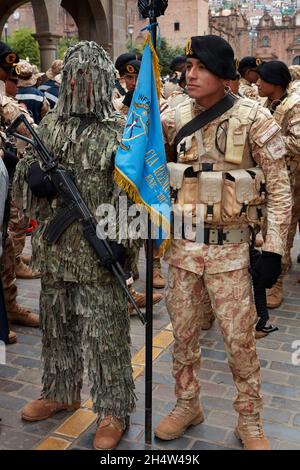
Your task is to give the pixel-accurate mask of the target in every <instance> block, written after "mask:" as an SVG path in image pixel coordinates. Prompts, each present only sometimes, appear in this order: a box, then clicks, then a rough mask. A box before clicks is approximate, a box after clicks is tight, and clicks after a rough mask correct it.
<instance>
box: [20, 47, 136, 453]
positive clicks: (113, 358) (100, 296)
mask: <svg viewBox="0 0 300 470" xmlns="http://www.w3.org/2000/svg"><path fill="white" fill-rule="evenodd" d="M114 72H115V69H114V66H113V64H112V62H111V61H110V59H109V58H108V56H107V54H106V52H105V51H104V50H103V49H102V48H101V47H100V46H98V45H97V44H96V43H95V42H88V41H83V42H80V43H78V44H77V45H76V46H74V47H71V48H70V49H69V50H68V52H67V53H66V56H65V59H64V72H63V79H62V85H61V93H60V97H59V100H58V104H57V107H56V108H55V109H54V110H52V111H51V112H50V113H49V114H48V115H47V116H46V117H45V118H44V119H43V121H42V123H41V125H40V128H39V134H40V136H41V138H42V139H43V141H44V142H45V145H46V146H47V147H48V148H49V150H50V151H51V152H52V153H53V155H54V157H55V158H56V159H57V160H58V161H59V163H61V164H63V165H64V166H66V167H67V168H69V169H70V170H72V171H73V176H74V178H75V182H76V184H77V186H78V188H79V190H80V192H81V194H82V197H83V199H84V200H85V202H86V203H87V205H88V207H89V208H90V210H91V211H92V213H93V214H96V210H97V208H98V206H100V204H103V203H110V204H113V205H115V207H116V208H117V203H118V196H119V190H118V189H117V188H116V186H115V184H114V180H113V169H114V154H115V152H116V150H117V148H118V145H119V142H120V140H121V138H122V133H123V128H124V118H123V117H122V116H121V115H120V114H119V113H115V112H114V110H113V106H112V91H113V86H114ZM34 161H35V157H34V155H32V156H30V155H28V156H26V158H25V159H24V160H22V161H21V162H20V164H19V165H18V167H17V174H16V178H15V194H16V201H17V203H18V205H19V206H20V207H21V206H22V205H23V210H24V212H25V214H30V215H31V216H33V215H34V216H35V218H36V219H37V220H39V222H40V225H39V227H38V229H37V231H36V232H35V234H34V238H33V262H34V264H35V265H37V266H38V267H39V268H40V270H41V274H42V290H41V296H40V311H41V314H40V316H41V321H40V323H41V328H42V330H43V351H42V355H43V358H44V374H43V378H42V382H43V390H42V397H41V399H39V400H35V401H33V402H31V403H29V404H28V405H26V406H25V407H24V408H23V410H22V417H23V419H25V420H28V421H37V420H42V419H47V418H49V417H50V416H52V415H53V414H55V413H56V412H57V411H60V410H72V409H77V408H79V407H80V392H81V388H82V377H83V353H85V357H86V361H87V367H88V374H89V379H90V381H91V383H92V388H91V396H92V400H93V409H94V411H95V412H96V413H98V416H99V420H100V424H99V427H98V430H97V433H96V436H95V439H94V447H95V448H96V449H111V448H114V447H115V446H116V445H117V444H118V442H119V441H120V439H121V437H122V435H123V433H124V430H125V428H126V426H127V425H128V419H129V415H130V413H131V412H132V411H133V409H134V405H135V395H134V382H133V378H132V368H131V357H130V347H129V316H128V311H127V301H126V298H125V295H124V293H123V291H122V289H121V288H120V286H119V284H117V282H116V280H115V278H114V276H113V275H112V273H111V272H110V271H108V270H107V269H105V268H104V267H102V266H101V265H100V264H99V262H98V259H97V256H96V254H95V253H94V251H93V250H92V248H91V247H90V245H89V244H88V243H87V241H86V240H85V239H84V238H83V236H82V230H81V226H80V223H79V222H74V223H73V224H71V226H69V227H68V228H67V229H66V230H65V232H64V233H63V234H62V236H61V237H60V239H59V240H58V242H57V243H56V244H55V245H49V244H47V242H46V241H45V240H44V238H43V233H44V230H45V228H46V227H47V226H48V224H49V222H51V221H52V220H53V218H54V217H55V215H56V214H57V213H58V211H59V209H60V207H61V201H60V198H59V197H58V198H57V197H54V198H53V199H52V201H51V200H50V201H49V198H47V199H46V198H43V197H41V198H37V197H35V196H33V194H32V193H31V191H30V190H29V189H28V193H27V202H26V204H25V205H24V194H26V187H27V184H26V182H25V180H26V175H27V173H28V169H29V168H32V166H31V165H32V164H33V162H34ZM33 170H34V167H33ZM121 223H122V221H121V220H120V224H121ZM117 233H119V231H118V232H117ZM117 242H119V243H121V242H122V243H123V249H121V246H122V245H120V244H119V243H117ZM117 242H115V244H114V250H115V249H117V251H121V252H124V250H126V251H125V258H127V264H128V260H129V259H130V250H127V249H126V248H125V247H124V244H125V245H126V243H127V242H126V241H124V240H119V236H118V235H117ZM127 268H130V266H127V265H125V269H127Z"/></svg>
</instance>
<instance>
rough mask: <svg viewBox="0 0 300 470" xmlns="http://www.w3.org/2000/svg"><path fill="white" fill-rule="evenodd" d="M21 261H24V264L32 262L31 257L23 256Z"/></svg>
mask: <svg viewBox="0 0 300 470" xmlns="http://www.w3.org/2000/svg"><path fill="white" fill-rule="evenodd" d="M21 261H23V263H24V264H27V265H28V264H30V262H31V255H28V256H26V255H21Z"/></svg>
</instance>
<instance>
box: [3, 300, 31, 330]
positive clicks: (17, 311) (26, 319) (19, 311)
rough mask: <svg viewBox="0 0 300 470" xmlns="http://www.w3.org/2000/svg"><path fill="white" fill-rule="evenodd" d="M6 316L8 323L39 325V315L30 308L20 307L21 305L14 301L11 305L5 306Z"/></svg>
mask: <svg viewBox="0 0 300 470" xmlns="http://www.w3.org/2000/svg"><path fill="white" fill-rule="evenodd" d="M7 318H8V320H9V322H10V323H14V324H15V325H23V326H31V327H38V326H39V316H38V315H36V313H33V312H31V310H29V309H27V308H24V307H21V305H19V304H17V303H15V304H14V306H13V307H10V306H9V307H7Z"/></svg>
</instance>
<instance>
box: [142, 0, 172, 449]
mask: <svg viewBox="0 0 300 470" xmlns="http://www.w3.org/2000/svg"><path fill="white" fill-rule="evenodd" d="M137 4H138V9H139V11H140V13H141V14H142V16H143V18H149V26H150V28H149V29H150V32H151V37H152V44H153V47H154V49H155V51H156V45H157V41H156V39H157V17H158V16H160V15H163V14H164V12H165V10H166V8H167V6H168V0H138V2H137ZM151 25H153V26H151ZM159 98H160V97H158V100H159ZM146 257H147V262H146V332H145V334H146V338H145V350H146V351H145V443H146V444H151V443H152V346H153V240H152V223H151V218H150V216H148V240H147V243H146Z"/></svg>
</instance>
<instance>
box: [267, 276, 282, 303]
mask: <svg viewBox="0 0 300 470" xmlns="http://www.w3.org/2000/svg"><path fill="white" fill-rule="evenodd" d="M282 302H283V285H282V278H281V277H280V278H279V279H278V281H277V282H276V284H274V286H273V287H271V289H269V290H268V291H267V307H268V308H277V307H280V305H281V304H282Z"/></svg>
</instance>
